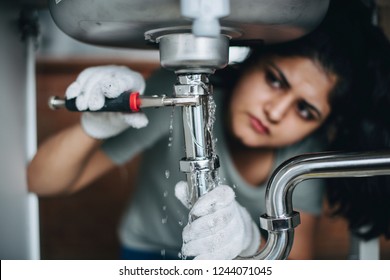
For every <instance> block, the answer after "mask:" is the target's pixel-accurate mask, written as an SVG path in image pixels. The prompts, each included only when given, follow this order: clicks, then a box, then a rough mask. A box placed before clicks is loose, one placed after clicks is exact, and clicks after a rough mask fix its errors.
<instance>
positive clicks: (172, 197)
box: [28, 1, 370, 259]
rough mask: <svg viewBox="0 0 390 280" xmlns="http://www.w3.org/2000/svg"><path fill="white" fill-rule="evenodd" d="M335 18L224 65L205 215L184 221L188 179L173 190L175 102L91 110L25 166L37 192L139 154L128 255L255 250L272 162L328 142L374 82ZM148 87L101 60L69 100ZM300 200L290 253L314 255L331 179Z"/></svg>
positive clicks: (163, 86)
mask: <svg viewBox="0 0 390 280" xmlns="http://www.w3.org/2000/svg"><path fill="white" fill-rule="evenodd" d="M335 2H338V1H335ZM348 8H350V7H348ZM329 22H332V21H328V20H325V22H324V24H323V25H322V26H320V27H319V28H318V30H316V31H315V32H313V33H312V34H310V35H308V36H306V37H304V38H302V39H299V40H296V41H294V42H290V43H286V44H281V45H277V46H269V47H261V48H260V47H259V48H256V49H255V50H254V51H253V53H252V55H251V56H249V57H248V59H247V60H246V61H245V62H244V63H243V64H242V65H241V66H238V67H235V69H226V70H224V71H220V73H219V75H218V77H217V78H220V79H219V80H218V79H217V81H215V84H216V85H218V82H219V81H220V82H221V86H220V87H219V89H217V90H216V92H215V102H216V104H217V122H216V124H215V130H216V133H215V136H216V138H217V139H218V142H217V145H216V146H217V154H218V155H219V157H220V162H221V167H220V178H221V183H222V184H223V186H221V187H217V188H215V189H214V190H213V191H211V192H209V193H208V194H206V195H205V196H203V197H202V198H201V199H199V201H198V202H197V203H196V204H195V205H194V207H193V208H192V210H191V211H192V214H196V216H198V217H199V218H198V219H196V220H195V221H193V222H191V223H190V224H188V225H187V226H185V225H186V224H187V217H188V212H189V210H188V203H187V202H186V192H185V190H186V187H187V186H186V184H185V183H179V184H178V185H177V186H176V189H175V194H174V192H173V190H172V186H173V185H174V184H176V183H177V182H178V181H180V180H182V179H183V174H181V173H180V172H179V170H178V162H179V160H180V158H181V157H182V155H183V154H182V153H183V136H182V132H181V130H180V129H178V128H180V127H181V124H180V121H181V120H180V118H179V116H178V115H177V114H176V115H174V116H173V124H174V125H173V128H174V129H173V131H172V130H171V129H170V127H169V123H170V117H171V112H168V111H167V110H156V111H147V112H146V113H145V114H146V115H147V118H146V117H145V115H143V114H142V113H141V114H137V115H134V114H133V115H121V114H113V113H108V114H106V113H84V114H83V115H82V119H81V123H80V124H77V125H75V126H73V127H71V128H69V129H67V130H65V131H63V132H60V133H59V134H58V135H55V136H53V137H52V138H50V139H48V140H47V141H46V142H45V143H44V144H43V145H42V146H41V147H40V148H39V150H38V153H37V154H36V156H35V158H34V159H33V161H32V162H31V164H30V165H29V169H28V179H29V187H30V190H31V191H33V192H36V193H37V194H39V195H54V194H61V193H71V192H75V191H78V190H80V189H82V188H83V187H85V186H86V185H87V184H88V183H90V182H91V181H93V180H94V179H96V178H97V177H99V176H101V175H102V174H104V173H105V172H107V171H108V170H110V169H112V168H113V167H114V166H116V165H118V164H123V163H124V162H126V161H128V160H129V159H131V158H132V157H133V156H135V155H136V154H138V153H139V152H141V151H142V152H143V157H142V164H141V168H140V170H141V171H140V174H139V178H137V191H136V193H135V195H134V197H133V199H132V201H131V203H129V207H128V209H127V210H126V212H125V215H124V216H123V220H122V224H121V227H120V231H119V234H120V239H121V243H122V245H123V257H124V258H128V259H158V258H180V257H183V255H184V256H190V257H192V256H194V257H196V258H206V259H229V258H234V257H236V256H237V255H241V256H245V255H251V254H253V253H255V252H256V251H257V250H258V248H259V245H260V236H262V237H263V238H266V235H265V234H263V233H260V231H259V228H258V224H257V220H258V217H259V215H260V214H262V213H264V212H265V210H264V205H263V203H262V202H263V200H264V193H265V186H266V183H267V181H268V178H269V176H270V175H271V173H272V171H273V170H274V168H275V167H276V166H278V165H279V164H280V163H282V162H283V161H284V160H286V159H288V158H290V157H292V156H294V155H297V154H302V153H307V152H318V151H321V150H324V149H326V148H327V147H328V145H329V143H331V141H332V140H334V139H336V138H337V136H338V132H339V130H342V127H341V125H342V124H344V123H345V122H344V120H345V119H346V118H348V117H350V118H353V116H354V114H356V112H358V109H359V108H358V107H356V108H355V107H354V104H353V103H352V104H351V103H350V100H352V99H351V98H352V94H355V93H356V92H357V91H360V90H361V91H363V89H364V90H366V89H369V86H370V80H363V79H361V78H360V77H361V76H363V75H365V74H366V72H365V67H362V66H363V65H364V63H362V62H364V61H365V59H366V58H365V55H361V53H358V54H357V53H354V52H353V51H351V49H352V50H353V49H354V48H352V47H354V46H356V44H359V46H362V47H361V48H362V50H365V49H366V47H365V45H364V42H365V38H364V36H363V34H360V33H357V34H355V33H351V32H350V30H348V28H349V27H351V26H350V25H348V28H347V26H344V27H343V28H339V27H338V28H337V29H335V28H334V27H332V28H331V24H329ZM344 28H345V29H344ZM357 66H359V67H357ZM174 79H175V77H174V75H173V74H172V73H167V72H164V71H162V72H160V73H157V74H156V75H154V76H153V77H152V78H151V79H150V80H149V81H148V84H147V88H146V92H147V93H150V94H154V93H161V92H162V93H166V92H170V91H171V90H170V87H171V86H172V84H173V82H174ZM143 88H144V83H143V80H142V78H141V77H140V75H139V74H138V73H135V72H133V71H131V70H129V69H127V68H125V67H119V66H108V67H95V68H89V69H87V70H85V71H83V72H82V73H81V74H80V75H79V77H78V79H77V81H76V82H75V83H74V84H72V85H71V86H70V87H69V88H68V90H67V98H77V105H78V106H79V109H83V108H90V109H98V108H99V107H101V106H102V105H103V103H102V100H104V98H102V97H104V96H107V97H115V96H116V95H118V94H119V93H121V92H123V91H125V90H139V91H141V92H142V91H143ZM96 93H98V94H96ZM346 108H348V110H346ZM148 122H149V124H148V125H147V123H148ZM146 125H147V126H146ZM129 126H132V127H136V128H140V127H144V128H142V129H139V130H135V129H132V128H130V129H127V128H128V127H129ZM145 126H146V127H145ZM103 139H107V140H104V141H103ZM170 139H173V140H170ZM168 146H169V147H168ZM70 147H72V148H70ZM167 175H169V176H167ZM228 185H229V186H232V187H233V188H234V191H233V189H232V188H230V187H229V186H228ZM304 185H309V186H304ZM313 185H314V186H313ZM293 200H294V207H295V208H296V209H297V210H299V211H300V214H301V225H300V226H299V227H298V228H297V229H296V233H295V239H294V246H293V248H292V251H291V254H290V257H291V258H293V259H309V258H312V257H313V242H314V233H315V228H316V224H317V221H318V218H317V217H318V215H319V213H320V212H321V206H322V200H323V182H321V181H313V180H311V181H308V182H307V183H306V182H303V183H302V184H301V185H300V186H299V187H298V188H297V190H296V192H294V197H293ZM211 224H212V225H213V226H212V227H210V225H211ZM184 226H185V227H184ZM183 241H184V242H183ZM182 245H183V247H182ZM181 254H183V255H181Z"/></svg>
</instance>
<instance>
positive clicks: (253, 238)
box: [239, 222, 261, 257]
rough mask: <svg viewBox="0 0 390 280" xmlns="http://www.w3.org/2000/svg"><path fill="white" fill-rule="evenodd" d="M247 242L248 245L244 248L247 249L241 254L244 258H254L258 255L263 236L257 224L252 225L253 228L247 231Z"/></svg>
mask: <svg viewBox="0 0 390 280" xmlns="http://www.w3.org/2000/svg"><path fill="white" fill-rule="evenodd" d="M247 232H248V234H246V235H245V236H246V240H247V244H246V246H244V247H245V248H244V249H243V250H242V251H241V252H240V253H239V255H240V256H242V257H248V256H253V255H254V254H256V253H257V251H258V250H259V248H260V244H261V234H260V230H259V228H258V227H257V225H256V224H255V223H253V222H252V223H251V228H250V230H249V231H247Z"/></svg>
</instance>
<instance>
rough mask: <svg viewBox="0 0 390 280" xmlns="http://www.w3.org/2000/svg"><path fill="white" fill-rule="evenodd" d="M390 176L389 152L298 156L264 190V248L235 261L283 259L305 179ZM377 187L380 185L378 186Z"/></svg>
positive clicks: (278, 172)
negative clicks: (297, 189)
mask: <svg viewBox="0 0 390 280" xmlns="http://www.w3.org/2000/svg"><path fill="white" fill-rule="evenodd" d="M381 175H390V151H369V152H354V153H340V152H326V153H313V154H305V155H300V156H297V157H294V158H291V159H289V160H287V161H285V162H284V163H283V164H281V165H280V166H279V167H278V168H277V169H276V170H275V171H274V173H273V175H272V176H271V179H270V180H269V182H268V186H267V190H266V197H265V203H266V213H265V214H264V215H262V216H261V217H260V226H261V228H263V229H265V230H267V231H268V233H269V236H268V240H267V243H266V245H265V247H264V248H263V249H262V250H261V251H260V252H258V253H257V254H256V255H254V256H251V257H246V258H243V257H239V258H238V259H286V258H287V257H288V255H289V253H290V250H291V247H292V244H293V240H294V227H296V226H297V225H298V224H299V222H300V221H299V213H297V212H295V211H293V205H292V194H293V191H294V189H295V187H296V185H297V184H299V183H300V182H302V181H304V180H308V179H321V178H341V177H371V176H381ZM379 187H380V186H379Z"/></svg>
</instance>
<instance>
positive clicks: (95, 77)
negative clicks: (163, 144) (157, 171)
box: [65, 65, 148, 139]
mask: <svg viewBox="0 0 390 280" xmlns="http://www.w3.org/2000/svg"><path fill="white" fill-rule="evenodd" d="M144 90H145V80H144V78H143V77H142V75H141V74H139V73H138V72H135V71H132V70H131V69H129V68H128V67H125V66H116V65H108V66H97V67H90V68H87V69H85V70H84V71H82V72H81V73H80V74H79V75H78V77H77V79H76V81H74V82H73V83H72V84H71V85H69V87H68V88H67V90H66V94H65V97H66V99H73V98H76V107H77V109H78V110H80V111H82V110H87V109H88V110H90V111H97V110H99V109H101V108H102V107H103V106H104V103H105V99H106V98H116V97H118V96H119V95H120V94H121V93H123V92H125V91H138V92H139V93H140V94H142V93H143V92H144ZM147 124H148V119H147V118H146V116H145V114H143V113H129V114H123V113H117V112H99V113H91V112H85V113H83V114H82V117H81V125H82V127H83V129H84V131H85V132H86V133H87V134H88V135H89V136H91V137H93V138H95V139H106V138H109V137H112V136H115V135H117V134H119V133H121V132H122V131H124V130H125V129H126V128H128V127H129V126H131V127H135V128H141V127H145V126H146V125H147Z"/></svg>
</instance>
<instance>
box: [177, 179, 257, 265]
mask: <svg viewBox="0 0 390 280" xmlns="http://www.w3.org/2000/svg"><path fill="white" fill-rule="evenodd" d="M175 195H176V197H177V198H178V199H179V200H180V201H181V202H182V203H183V205H184V206H186V207H187V208H188V207H189V201H188V197H189V196H188V184H187V182H184V181H181V182H179V183H177V184H176V186H175ZM190 216H194V217H197V218H196V219H195V220H194V221H191V222H189V223H188V225H186V226H185V227H184V229H183V247H182V254H183V255H184V256H195V259H198V260H200V259H216V260H222V259H226V260H228V259H234V258H235V257H237V256H242V257H245V256H252V255H254V254H255V253H256V252H257V250H258V249H259V246H260V242H261V238H260V230H259V228H258V227H257V225H256V224H255V223H254V222H253V221H252V218H251V217H250V215H249V213H248V211H247V210H246V209H245V208H244V207H242V206H241V205H240V204H239V203H238V202H237V201H236V199H235V194H234V191H233V190H232V188H230V187H229V186H226V185H220V186H218V187H216V188H214V189H213V190H211V191H210V192H208V193H206V194H205V195H203V196H201V197H200V198H199V199H198V201H197V202H196V203H195V204H194V206H193V207H192V209H191V210H190Z"/></svg>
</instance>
